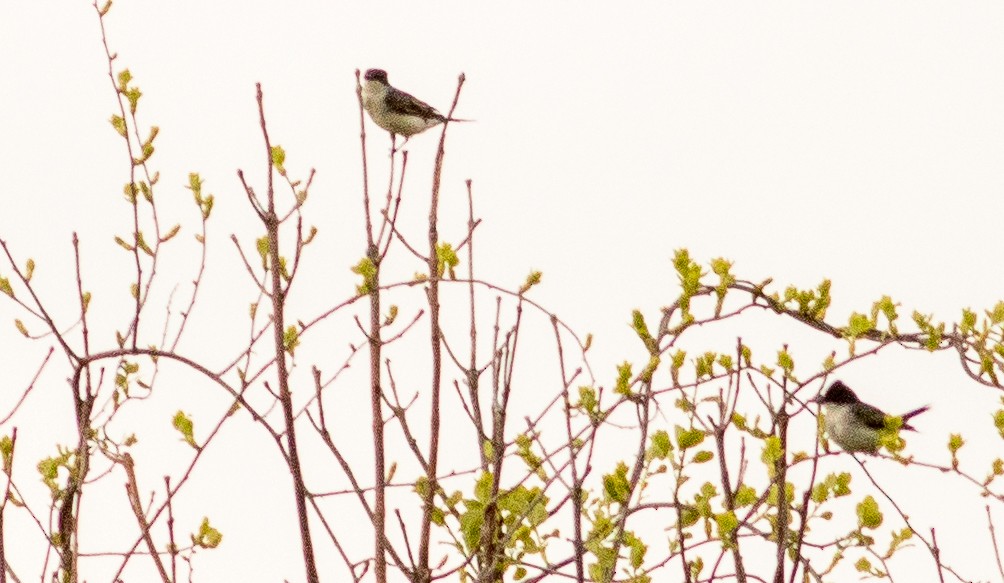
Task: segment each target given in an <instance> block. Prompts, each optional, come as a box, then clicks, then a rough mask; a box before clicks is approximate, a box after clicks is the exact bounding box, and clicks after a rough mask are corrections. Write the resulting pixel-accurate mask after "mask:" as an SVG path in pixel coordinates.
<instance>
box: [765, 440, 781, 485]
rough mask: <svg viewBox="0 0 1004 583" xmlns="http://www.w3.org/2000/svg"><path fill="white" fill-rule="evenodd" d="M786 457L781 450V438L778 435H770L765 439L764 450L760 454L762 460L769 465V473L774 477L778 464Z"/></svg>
mask: <svg viewBox="0 0 1004 583" xmlns="http://www.w3.org/2000/svg"><path fill="white" fill-rule="evenodd" d="M783 458H784V452H783V451H782V450H781V440H780V438H778V437H777V436H776V435H771V436H768V437H767V439H765V440H764V444H763V452H762V453H761V454H760V461H762V462H763V463H764V465H765V466H767V475H768V476H771V477H773V476H774V472H775V471H776V469H775V468H776V465H777V463H778V462H780V461H781V460H782V459H783Z"/></svg>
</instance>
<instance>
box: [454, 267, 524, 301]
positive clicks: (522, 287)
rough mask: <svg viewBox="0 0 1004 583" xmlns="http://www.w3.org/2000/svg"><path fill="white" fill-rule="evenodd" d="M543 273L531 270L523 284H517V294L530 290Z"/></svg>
mask: <svg viewBox="0 0 1004 583" xmlns="http://www.w3.org/2000/svg"><path fill="white" fill-rule="evenodd" d="M458 262H459V260H458ZM543 275H544V274H543V273H541V272H540V271H531V272H530V275H528V276H526V281H524V282H523V285H521V286H519V295H523V294H525V293H526V292H528V291H530V288H532V287H533V286H535V285H537V284H538V283H540V279H541V277H543Z"/></svg>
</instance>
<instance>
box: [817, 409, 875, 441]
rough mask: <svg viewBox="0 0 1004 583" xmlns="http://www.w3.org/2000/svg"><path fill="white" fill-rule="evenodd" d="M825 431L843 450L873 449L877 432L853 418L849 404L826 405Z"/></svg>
mask: <svg viewBox="0 0 1004 583" xmlns="http://www.w3.org/2000/svg"><path fill="white" fill-rule="evenodd" d="M825 413H826V433H827V435H829V437H830V439H832V440H833V441H835V442H837V445H839V446H840V448H841V449H843V450H844V451H875V450H876V449H877V446H878V432H877V431H875V430H874V429H871V428H869V427H867V426H866V425H864V424H863V423H861V422H860V421H859V420H858V419H856V418H855V416H854V412H853V411H852V410H851V407H850V406H849V405H827V406H826V411H825Z"/></svg>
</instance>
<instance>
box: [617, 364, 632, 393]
mask: <svg viewBox="0 0 1004 583" xmlns="http://www.w3.org/2000/svg"><path fill="white" fill-rule="evenodd" d="M614 392H615V393H617V394H618V395H623V396H625V397H628V396H630V395H631V363H630V362H626V361H625V362H623V363H621V364H619V365H617V382H616V384H615V385H614Z"/></svg>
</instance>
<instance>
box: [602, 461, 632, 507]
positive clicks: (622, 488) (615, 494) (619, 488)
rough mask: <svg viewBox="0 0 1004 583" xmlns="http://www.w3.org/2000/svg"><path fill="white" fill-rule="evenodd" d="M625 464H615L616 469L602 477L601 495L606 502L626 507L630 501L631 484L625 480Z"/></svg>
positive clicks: (626, 468) (626, 469)
mask: <svg viewBox="0 0 1004 583" xmlns="http://www.w3.org/2000/svg"><path fill="white" fill-rule="evenodd" d="M627 471H628V467H627V464H625V463H624V462H618V463H617V469H615V470H614V472H613V473H611V474H605V475H604V476H603V493H604V495H605V497H606V498H607V499H608V500H611V501H613V502H617V503H618V504H621V505H622V506H623V505H626V504H627V503H628V501H629V500H630V499H631V483H630V482H628V479H627Z"/></svg>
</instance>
